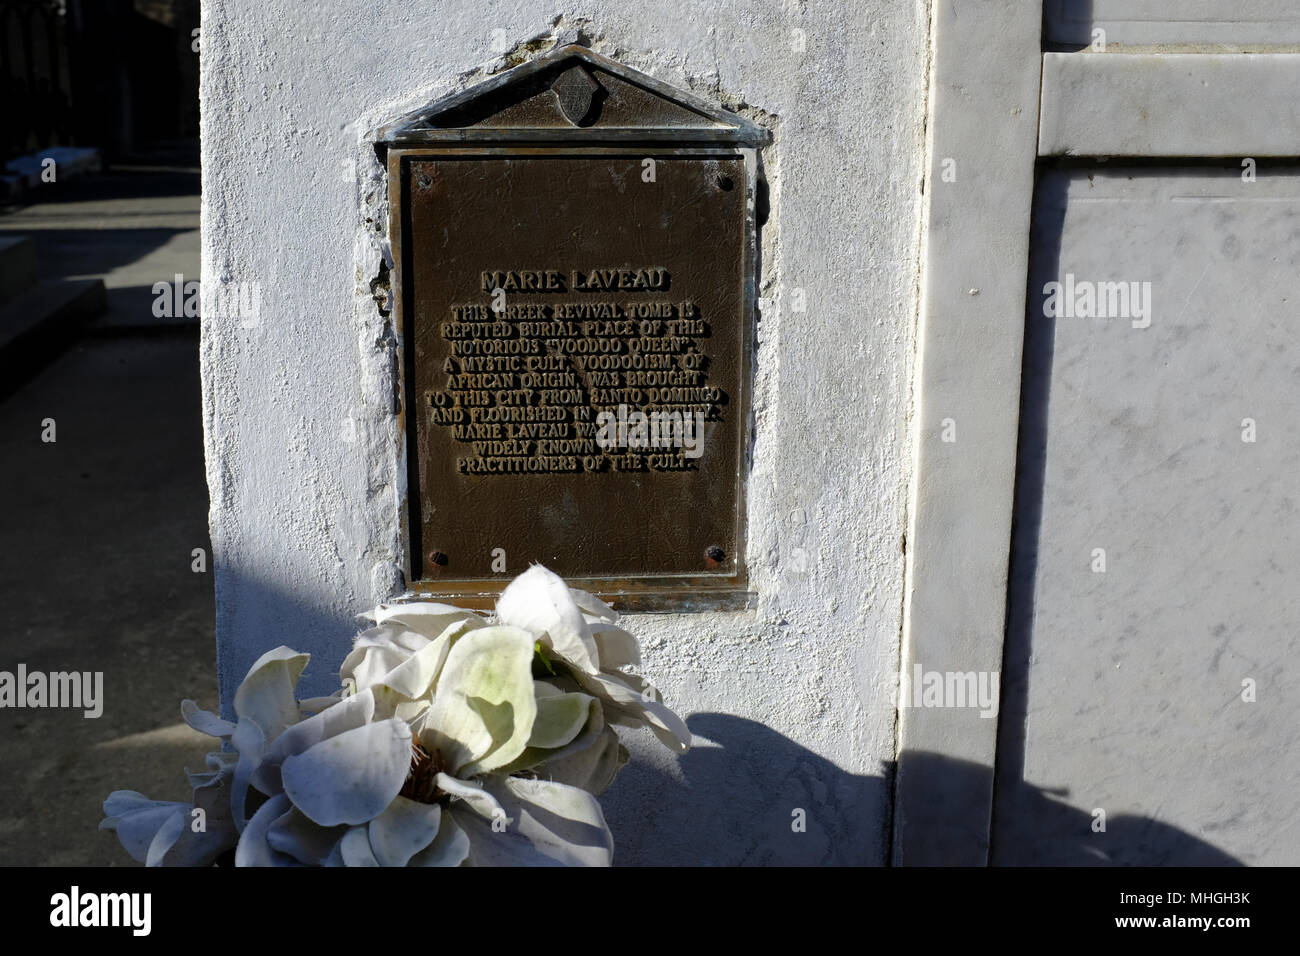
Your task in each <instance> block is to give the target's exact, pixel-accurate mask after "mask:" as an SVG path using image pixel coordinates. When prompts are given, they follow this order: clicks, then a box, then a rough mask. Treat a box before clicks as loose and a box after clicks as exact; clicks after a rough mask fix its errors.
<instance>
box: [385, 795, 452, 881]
mask: <svg viewBox="0 0 1300 956" xmlns="http://www.w3.org/2000/svg"><path fill="white" fill-rule="evenodd" d="M441 818H442V808H441V807H439V806H438V805H437V804H436V803H417V802H416V801H414V800H408V799H407V798H406V797H402V796H399V797H397V799H395V800H394V801H393V802H392V803H390V804H389V805H388V807H387V809H385V810H384V812H383V813H381V814H379V816H377V817H375V818H374V819H373V820H371V821H370V830H369V832H370V849H371V850H372V851H374V854H375V859H376V860H378V861H379V865H380V866H406V864H407V862H408V861H409V860H410V859H411V857H413V856H415V855H416V854H417V853H420V852H421V851H423V850H425V849H427V848H428V846H429V844H431V843H432V842H433V839H434V837H436V836H437V835H438V823H439V821H440V820H441Z"/></svg>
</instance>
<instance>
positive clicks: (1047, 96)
mask: <svg viewBox="0 0 1300 956" xmlns="http://www.w3.org/2000/svg"><path fill="white" fill-rule="evenodd" d="M1298 75H1300V53H1141V54H1139V53H1046V54H1044V55H1043V100H1042V127H1041V129H1040V131H1039V137H1038V152H1039V155H1041V156H1204V157H1224V156H1227V157H1238V156H1241V157H1246V156H1250V157H1255V156H1297V155H1300V95H1297V88H1296V77H1297V76H1298Z"/></svg>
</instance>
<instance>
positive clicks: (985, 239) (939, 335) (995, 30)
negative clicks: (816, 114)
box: [893, 0, 1042, 866]
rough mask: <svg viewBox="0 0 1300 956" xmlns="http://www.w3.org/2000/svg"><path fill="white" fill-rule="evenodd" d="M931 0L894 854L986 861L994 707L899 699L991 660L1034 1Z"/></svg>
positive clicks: (1006, 480)
mask: <svg viewBox="0 0 1300 956" xmlns="http://www.w3.org/2000/svg"><path fill="white" fill-rule="evenodd" d="M931 9H932V15H933V17H934V22H933V26H932V51H933V57H932V63H933V67H932V72H931V76H930V109H929V140H930V142H929V146H928V174H927V181H926V197H927V212H926V220H925V222H926V236H925V240H924V257H923V260H922V261H923V263H924V265H923V270H924V272H923V277H922V298H921V320H920V321H921V327H920V347H919V354H918V359H917V361H918V363H919V374H918V381H919V389H918V392H917V395H918V399H917V412H916V415H915V418H914V428H915V434H914V447H915V448H916V461H915V463H914V470H913V476H914V477H913V489H912V495H911V500H912V501H913V502H914V506H913V509H912V521H911V527H910V529H909V532H908V548H907V589H906V596H905V605H904V617H903V653H902V660H901V664H902V675H901V676H902V678H903V679H902V680H901V681H900V691H901V692H902V696H901V699H900V701H899V704H900V710H899V733H898V768H897V776H896V779H895V800H894V846H893V862H894V863H895V864H902V865H917V864H919V865H926V864H957V865H963V864H964V865H979V866H982V865H986V864H987V863H988V844H989V821H990V815H991V812H992V801H993V763H994V757H995V754H996V748H997V723H998V722H997V719H996V717H995V716H985V717H981V716H980V712H979V709H978V708H974V707H938V708H927V707H915V706H911V707H909V706H906V705H907V704H908V703H909V698H910V697H911V696H912V683H913V678H914V675H915V673H916V668H917V667H918V666H919V667H920V668H922V669H923V670H924V671H940V672H954V673H955V672H963V673H964V672H971V671H974V672H976V673H981V672H982V673H985V674H986V675H987V674H991V673H997V672H999V671H1000V669H1001V666H1002V645H1003V637H1004V632H1005V615H1006V586H1007V561H1008V557H1009V554H1010V546H1011V510H1012V502H1013V494H1014V487H1015V471H1016V440H1017V427H1018V422H1019V410H1020V409H1019V403H1020V361H1021V347H1022V344H1023V339H1024V326H1025V287H1026V281H1027V279H1026V276H1027V275H1028V259H1029V215H1030V208H1031V205H1032V201H1033V190H1034V168H1035V161H1036V160H1035V157H1036V150H1035V143H1036V137H1037V132H1038V104H1039V83H1040V65H1041V62H1042V60H1041V51H1042V47H1041V43H1040V32H1041V24H1042V16H1041V14H1042V3H1041V0H997V2H989V0H982V2H970V0H964V2H962V0H945V2H943V3H936V4H934V5H933V6H932V8H931ZM945 433H947V434H946V435H945ZM945 437H955V440H954V441H945V440H944V439H945Z"/></svg>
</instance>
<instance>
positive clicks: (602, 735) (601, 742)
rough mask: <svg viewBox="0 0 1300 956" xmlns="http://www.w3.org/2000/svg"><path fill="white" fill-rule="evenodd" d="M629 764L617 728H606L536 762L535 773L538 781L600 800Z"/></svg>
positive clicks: (580, 738) (585, 732)
mask: <svg viewBox="0 0 1300 956" xmlns="http://www.w3.org/2000/svg"><path fill="white" fill-rule="evenodd" d="M525 753H527V752H525ZM627 761H628V752H627V748H626V747H624V746H623V745H622V744H621V743H620V742H619V739H618V734H616V733H614V728H613V727H610V726H608V725H607V726H603V727H601V728H600V729H598V730H587V731H584V732H583V733H582V734H581V735H579V736H578V737H577V738H576V739H574V741H573V742H572V743H570V744H569V745H568V746H565V747H561V748H560V749H559V750H557V751H555V752H554V754H553V755H551V756H548V757H545V758H544V759H542V760H539V761H537V763H535V764H534V765H533V766H532V771H533V773H535V774H536V775H537V777H538V779H541V780H550V781H552V782H554V783H563V784H567V785H569V786H571V787H578V788H580V789H582V790H586V791H587V792H588V793H590V794H594V795H596V796H599V795H600V794H602V793H604V792H605V790H606V789H607V788H608V787H609V785H610V784H611V783H613V782H614V777H615V776H616V775H617V774H618V772H619V770H621V769H622V768H623V765H624V764H625V763H627Z"/></svg>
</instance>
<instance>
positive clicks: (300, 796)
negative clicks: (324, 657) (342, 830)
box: [280, 708, 411, 826]
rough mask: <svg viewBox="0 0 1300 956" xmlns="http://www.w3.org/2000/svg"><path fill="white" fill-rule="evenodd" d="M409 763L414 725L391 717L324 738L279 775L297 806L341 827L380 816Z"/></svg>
mask: <svg viewBox="0 0 1300 956" xmlns="http://www.w3.org/2000/svg"><path fill="white" fill-rule="evenodd" d="M331 709H333V708H331ZM326 713H329V711H326ZM410 766H411V728H410V727H408V726H407V725H406V724H405V723H404V722H403V721H401V720H397V719H390V720H384V721H380V722H379V723H375V724H366V725H365V726H362V727H358V728H356V729H355V730H348V731H344V732H343V733H341V734H339V735H337V736H335V737H330V738H328V739H326V740H322V741H321V742H320V743H318V744H316V745H315V746H314V747H311V748H309V749H307V750H305V751H303V752H302V753H300V754H296V755H294V756H292V757H289V758H288V759H286V760H285V761H284V763H283V764H282V765H281V768H280V774H281V778H282V779H283V781H284V791H285V793H287V794H288V795H289V798H290V799H291V800H292V801H293V803H294V805H295V806H296V807H298V809H300V810H301V811H302V812H303V813H305V814H307V816H309V817H311V818H312V820H314V821H315V822H316V823H319V824H320V825H321V826H337V825H338V824H340V823H352V824H360V823H366V822H368V821H370V820H372V819H373V818H374V817H376V816H377V815H378V814H380V813H381V812H382V811H383V810H384V808H385V807H387V806H388V805H389V804H390V803H391V802H392V801H393V798H394V797H396V796H397V793H398V791H399V790H401V789H402V784H403V783H404V782H405V780H406V775H407V773H408V771H409V769H410Z"/></svg>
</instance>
